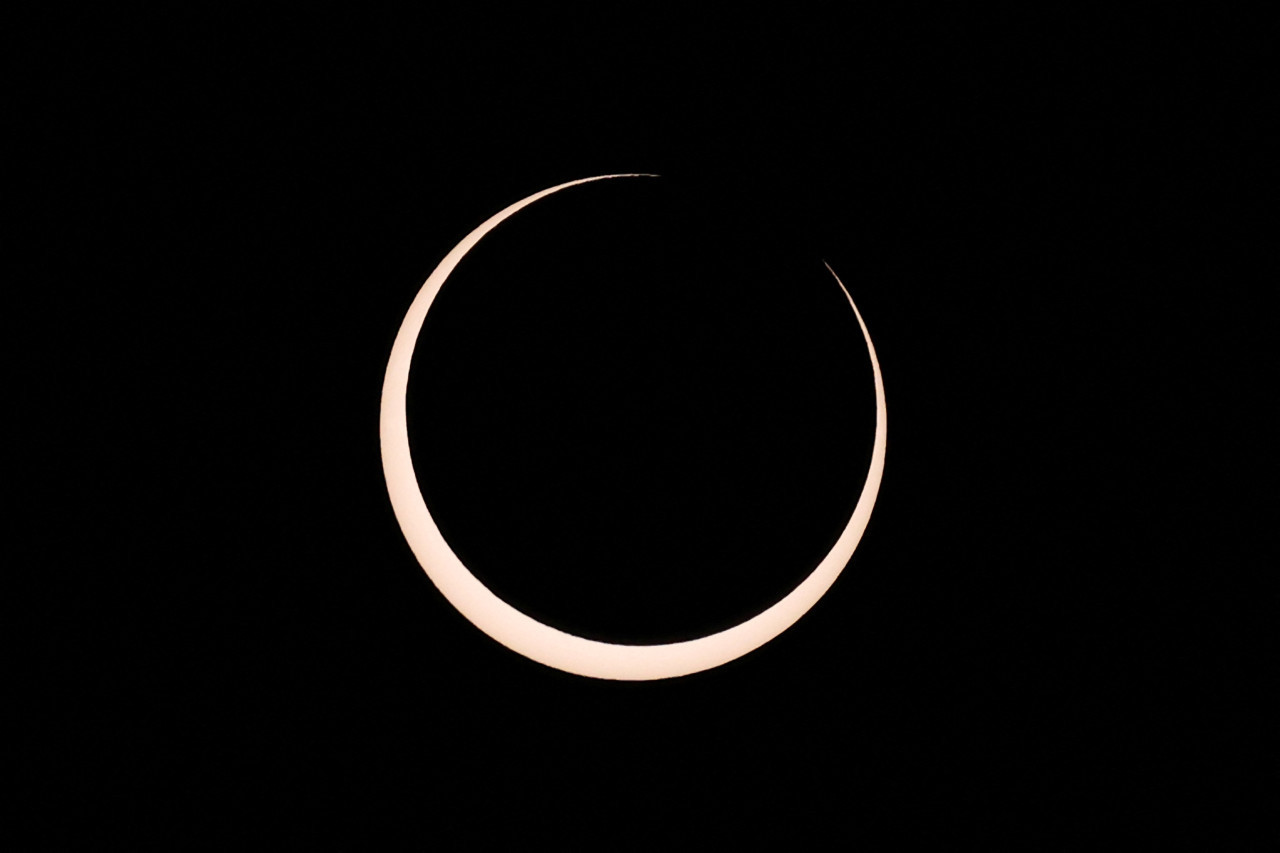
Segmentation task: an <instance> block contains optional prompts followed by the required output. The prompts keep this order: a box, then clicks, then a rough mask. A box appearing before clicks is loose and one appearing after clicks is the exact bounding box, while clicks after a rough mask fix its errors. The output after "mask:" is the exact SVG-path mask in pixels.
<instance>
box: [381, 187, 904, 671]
mask: <svg viewBox="0 0 1280 853" xmlns="http://www.w3.org/2000/svg"><path fill="white" fill-rule="evenodd" d="M622 177H641V175H639V174H627V175H601V176H598V177H594V178H584V179H582V180H577V181H569V182H568V183H564V184H560V185H559V186H554V187H551V188H550V189H546V190H543V191H542V192H539V193H534V194H533V195H531V196H529V197H528V198H526V199H524V200H522V201H518V202H516V203H515V204H512V205H511V206H510V207H507V208H506V209H504V210H502V211H501V212H499V213H497V214H495V215H494V216H492V217H490V218H489V219H488V220H486V221H485V222H484V223H483V224H482V225H480V226H479V227H478V228H476V229H475V230H474V231H472V232H471V233H470V234H468V235H467V236H466V237H464V238H463V240H462V242H461V243H459V244H458V245H457V246H456V247H454V249H453V251H451V252H449V254H447V255H446V256H445V257H444V260H442V261H441V262H440V265H439V266H437V267H436V269H435V271H434V272H432V273H431V275H430V276H428V278H427V280H426V282H425V283H424V284H423V285H422V289H421V290H420V291H419V292H418V295H417V297H415V298H414V300H413V303H412V304H411V305H410V306H409V312H408V313H407V314H406V315H405V318H404V322H403V323H402V324H401V325H400V332H399V334H397V335H396V339H395V343H394V344H393V345H392V347H391V358H390V360H389V361H388V362H387V375H386V379H385V380H384V382H383V386H382V415H381V428H380V430H381V441H382V468H383V472H384V473H385V475H386V479H387V491H388V493H389V495H390V497H391V506H392V509H393V510H394V511H395V514H396V519H397V520H398V521H399V523H400V529H401V530H402V531H403V532H404V536H405V539H406V540H407V541H408V543H409V547H410V549H411V550H412V551H413V553H414V555H415V556H416V557H417V558H418V562H419V563H420V564H421V565H422V567H423V569H424V570H425V571H426V573H427V576H428V577H429V578H430V579H431V581H432V582H433V583H434V584H435V585H436V587H437V588H438V589H439V590H440V592H441V593H442V594H443V595H444V597H445V598H446V599H448V601H449V603H450V604H452V605H453V606H454V607H456V608H457V609H458V612H460V613H461V614H462V615H463V616H465V617H466V618H467V619H468V620H469V621H470V622H471V623H472V624H473V625H475V626H476V627H477V628H479V629H480V630H481V631H484V632H485V633H486V634H488V635H489V636H490V637H492V638H493V639H495V640H497V641H498V642H499V643H502V644H503V645H504V646H506V647H507V648H509V649H511V650H512V651H514V652H517V653H519V654H522V655H524V656H525V657H528V658H531V659H533V660H535V661H538V662H539V663H543V664H546V665H547V666H551V667H555V668H556V669H561V670H564V671H566V672H572V673H575V674H577V675H585V676H590V677H592V678H605V679H616V680H625V681H646V680H653V679H660V678H673V677H675V676H680V675H689V674H690V673H694V672H700V671H702V670H705V669H711V668H713V667H717V666H720V665H721V664H724V663H728V662H729V661H731V660H734V659H735V658H738V657H741V656H742V655H745V654H746V653H748V652H750V651H753V650H755V649H757V648H759V647H760V646H762V645H764V644H765V643H767V642H769V641H770V640H772V639H773V638H774V637H776V636H778V635H779V634H781V633H782V632H783V631H785V630H786V629H787V628H789V627H791V626H792V625H793V624H794V623H795V622H796V621H797V620H798V619H799V618H800V617H801V616H803V615H804V614H805V613H806V612H808V610H809V608H811V607H813V605H814V604H816V603H817V601H818V599H819V598H821V597H822V596H823V595H824V594H825V593H826V592H827V590H828V589H830V588H831V585H832V584H833V583H835V580H836V577H838V576H839V574H840V572H841V570H842V569H843V568H844V567H845V566H846V565H847V564H848V562H849V560H850V559H851V558H852V557H853V551H854V549H855V548H856V547H857V545H858V541H859V540H860V539H861V538H862V533H863V531H864V530H866V527H867V522H868V521H869V520H870V518H871V510H872V507H873V506H874V505H875V502H876V494H877V492H878V491H879V489H880V480H881V476H882V475H883V473H884V456H885V443H886V436H887V426H886V421H885V402H884V382H883V380H882V379H881V376H880V362H879V361H878V360H877V359H876V350H875V347H874V346H873V345H872V343H871V334H870V332H868V331H867V324H866V323H865V322H863V319H862V314H861V313H860V312H859V311H858V306H857V305H855V304H854V302H853V297H852V296H850V295H849V291H848V289H847V288H846V287H845V286H844V283H843V282H842V281H840V277H839V276H837V275H836V274H835V270H832V269H831V266H830V265H829V264H828V265H827V270H828V271H829V272H831V275H832V276H833V277H834V278H835V280H836V284H838V285H840V289H841V291H843V292H844V295H845V298H846V299H848V300H849V306H850V307H851V308H853V312H854V315H855V316H856V317H857V318H858V325H859V326H860V327H861V328H862V335H863V337H864V338H865V339H866V342H867V352H868V353H869V354H870V356H871V369H872V372H873V374H874V376H875V387H876V433H875V444H874V446H873V449H872V453H871V467H870V469H869V471H868V472H867V481H866V484H865V485H864V486H863V487H862V494H861V495H860V496H859V497H858V503H857V506H855V507H854V510H853V515H852V517H850V519H849V523H848V524H847V525H845V528H844V532H843V533H841V534H840V538H839V539H838V540H836V544H835V545H834V546H833V547H832V549H831V551H830V552H829V553H828V554H827V556H826V557H824V558H823V559H822V562H820V563H819V564H818V566H817V568H815V569H814V570H813V572H812V573H811V574H810V575H809V576H808V577H806V578H805V579H804V580H803V581H802V582H801V583H800V585H799V586H797V587H796V588H795V589H793V590H792V591H791V592H790V593H788V594H787V595H786V596H784V597H783V598H782V599H781V600H780V601H778V602H777V603H776V604H774V605H773V606H771V607H770V608H768V609H767V610H765V611H764V612H762V613H759V614H757V615H756V616H753V617H752V618H750V619H748V620H746V621H745V622H741V623H739V624H738V625H735V626H734V627H732V628H728V629H726V630H724V631H720V632H718V633H715V634H710V635H708V636H705V637H699V638H698V639H695V640H688V641H685V642H679V643H667V644H664V645H652V646H632V645H621V644H616V643H604V642H600V641H598V640H588V639H586V638H584V637H578V636H575V635H573V634H569V633H566V632H564V631H560V630H558V629H556V628H552V627H551V626H549V625H545V624H543V623H541V622H539V621H537V620H536V619H534V618H532V617H530V616H527V615H525V614H524V613H521V612H520V611H519V610H517V609H516V608H514V607H512V606H511V605H510V604H508V603H507V602H505V601H503V600H502V599H501V598H499V597H498V596H496V595H494V594H493V593H492V592H491V591H490V590H489V589H488V588H487V587H486V586H485V585H484V584H482V583H481V582H480V581H479V580H478V579H477V578H476V577H475V575H473V574H471V572H470V571H469V570H468V569H467V567H466V566H464V565H463V564H462V561H461V560H459V559H458V557H457V555H456V554H454V553H453V550H452V549H450V548H449V545H448V544H447V543H446V542H445V540H444V536H443V535H442V534H441V533H440V529H439V528H438V527H437V526H436V523H435V520H434V519H433V518H432V517H431V512H430V510H428V509H427V504H426V501H425V500H424V499H423V497H422V491H421V489H419V487H418V481H417V477H416V476H415V474H414V471H413V461H412V459H411V458H410V455H409V432H408V426H407V422H406V417H405V399H406V394H407V391H408V387H409V366H410V363H411V362H412V361H413V349H414V346H415V344H416V343H417V339H418V334H419V332H421V330H422V323H423V321H424V320H425V319H426V316H427V309H429V308H430V307H431V303H432V301H433V300H434V299H435V298H436V294H438V293H439V292H440V288H441V286H442V285H443V284H444V282H445V279H447V278H448V277H449V274H450V273H451V272H453V270H454V268H455V267H456V266H457V265H458V262H459V261H461V260H462V258H463V257H464V256H465V255H466V254H467V252H469V251H470V250H471V249H472V248H473V247H474V246H475V245H476V243H478V242H480V240H481V239H482V238H483V237H484V236H485V235H486V234H488V233H489V232H490V231H492V230H493V229H494V228H496V227H497V226H498V225H499V224H500V223H502V222H503V220H505V219H507V218H508V217H509V216H511V215H512V214H514V213H516V212H517V211H519V210H521V209H522V208H524V207H526V206H528V205H530V204H532V203H533V202H535V201H538V200H539V199H541V198H545V197H546V196H548V195H551V194H552V193H555V192H559V191H560V190H563V189H566V188H568V187H572V186H577V185H578V184H585V183H589V182H591V181H599V180H605V179H607V178H622Z"/></svg>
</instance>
